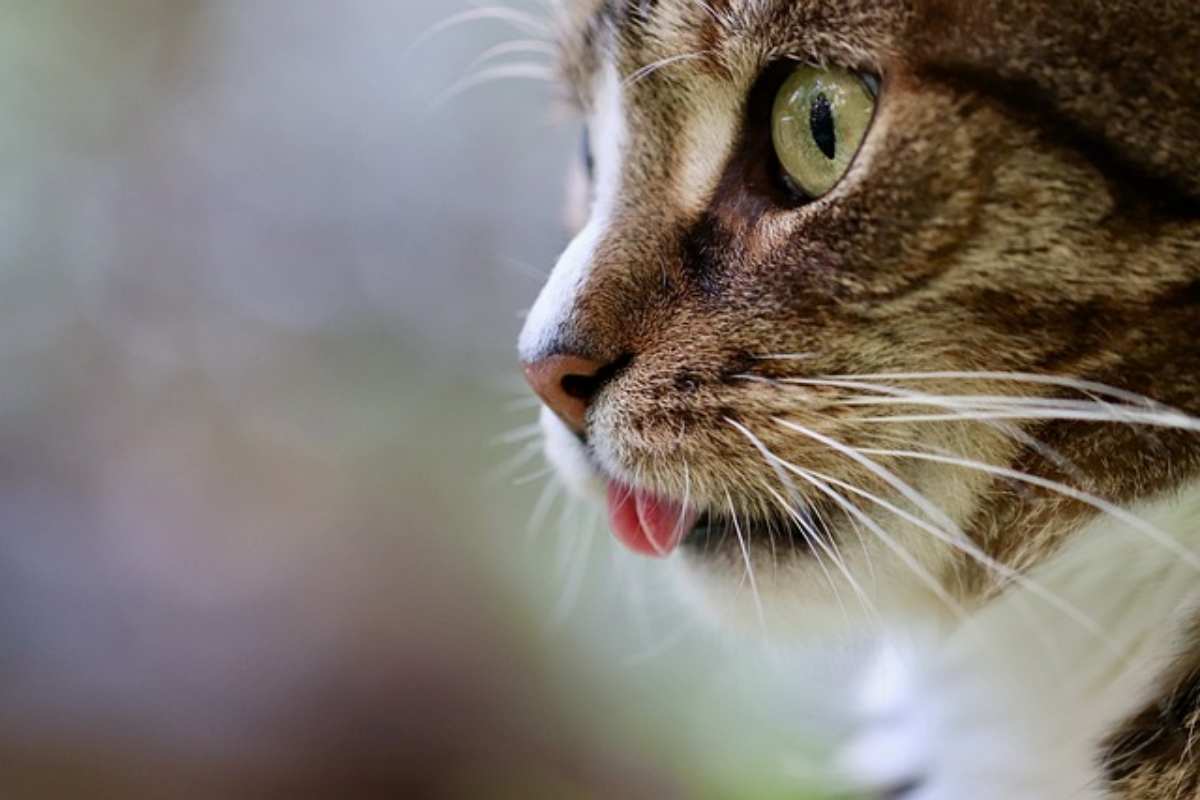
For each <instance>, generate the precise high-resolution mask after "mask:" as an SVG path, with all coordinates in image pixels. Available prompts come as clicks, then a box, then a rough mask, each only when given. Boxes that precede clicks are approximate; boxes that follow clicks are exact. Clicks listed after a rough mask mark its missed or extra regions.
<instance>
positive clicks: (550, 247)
mask: <svg viewBox="0 0 1200 800" xmlns="http://www.w3.org/2000/svg"><path fill="white" fill-rule="evenodd" d="M0 5H3V6H4V14H3V17H4V20H5V23H4V25H3V26H0V98H2V99H3V105H2V107H3V109H4V114H3V116H2V117H0V152H2V153H3V163H4V164H5V175H6V178H5V180H4V181H3V183H2V184H0V284H2V289H0V369H2V374H3V381H2V382H0V437H2V442H3V448H2V449H0V459H2V462H3V463H2V466H0V520H2V522H0V524H2V528H0V530H2V536H3V538H2V540H0V642H3V644H0V785H3V786H4V787H5V788H4V790H3V793H4V796H5V797H6V798H26V797H30V798H60V797H61V798H72V797H82V796H89V797H92V796H102V797H106V798H109V797H111V798H124V797H131V798H134V797H136V798H266V797H289V798H290V797H335V796H336V797H349V798H355V797H450V798H474V797H488V798H490V797H514V798H515V797H551V798H559V797H563V798H570V797H605V798H607V797H630V798H639V797H646V798H670V797H680V798H690V797H775V796H778V797H792V798H796V797H808V796H810V795H808V794H806V792H807V791H809V789H810V788H811V787H812V781H811V777H810V776H812V775H815V774H819V772H820V769H821V764H822V755H823V752H824V751H825V749H826V748H827V747H828V746H829V744H830V742H832V741H833V739H834V737H833V735H832V734H831V732H830V727H829V725H830V724H831V723H830V719H829V715H830V710H829V706H830V705H836V704H837V701H836V699H834V696H832V695H830V694H829V693H828V692H827V691H826V688H827V684H828V683H829V682H830V681H828V680H825V681H822V679H821V677H820V675H819V672H820V670H819V668H817V669H814V670H813V673H814V675H815V677H813V676H809V675H807V674H806V675H805V676H804V677H803V678H802V677H801V676H799V675H798V674H797V672H796V670H795V669H794V668H791V669H789V668H784V667H782V666H780V664H779V660H778V659H777V658H772V657H771V655H770V653H769V652H766V651H765V650H764V648H762V647H761V646H760V645H759V643H758V642H756V641H753V640H750V641H739V640H737V639H736V638H730V637H728V636H718V635H716V634H715V633H714V632H712V631H709V630H707V629H706V627H705V625H704V624H703V623H701V622H699V621H697V620H696V619H694V618H692V617H691V616H689V614H688V613H687V612H686V611H685V610H681V609H679V608H677V607H676V606H675V604H674V601H673V600H672V597H673V595H672V592H671V590H670V587H669V586H668V585H667V584H666V582H665V581H664V580H662V577H661V575H660V574H659V573H660V571H661V570H660V569H658V568H655V566H654V565H644V564H641V563H638V562H635V561H634V560H633V559H632V558H631V557H626V556H625V555H624V554H622V553H620V552H618V551H617V549H616V548H615V547H614V546H612V545H611V544H610V541H609V540H610V538H611V537H610V536H608V535H607V532H606V531H605V530H604V529H603V524H602V522H601V521H600V520H599V519H597V517H596V515H595V513H594V512H592V511H591V510H588V509H573V508H571V504H570V503H569V502H568V501H567V500H566V499H565V498H563V497H562V496H561V495H560V494H558V492H557V490H556V488H555V487H554V484H553V483H551V482H549V480H548V476H547V475H546V474H545V472H544V463H543V462H542V460H541V457H540V454H539V453H538V451H537V444H536V439H535V438H533V434H532V430H531V428H530V425H531V423H533V421H534V418H535V408H534V406H533V405H532V403H531V402H530V401H529V400H528V399H527V398H528V395H527V393H526V392H525V391H524V390H523V387H522V385H521V382H520V378H519V376H518V371H517V368H516V363H515V354H514V341H515V337H516V333H517V331H518V329H519V327H520V314H521V311H522V309H524V308H526V307H527V306H528V305H529V304H530V303H531V302H532V299H533V297H534V296H535V294H536V292H537V289H538V286H539V282H540V281H541V280H542V279H543V278H544V276H545V273H546V272H547V271H548V269H549V267H550V266H551V265H552V264H553V261H554V258H555V255H556V253H557V251H558V250H559V249H560V248H561V247H562V245H563V244H564V226H563V221H562V218H563V202H562V199H561V198H562V196H563V193H562V189H563V181H564V177H563V176H564V175H565V172H566V169H567V165H568V164H569V163H570V161H571V159H572V158H575V157H576V156H577V149H578V138H579V130H578V127H577V125H576V124H574V123H572V122H571V121H570V120H569V119H566V118H565V117H564V116H563V115H561V114H558V113H556V112H555V110H554V109H555V105H554V102H553V101H554V98H555V89H554V87H553V86H552V85H551V84H549V83H547V82H546V81H544V80H541V79H540V78H541V77H542V76H543V75H544V74H545V72H546V70H547V67H548V64H549V56H548V53H547V49H546V44H545V42H544V39H545V37H546V32H545V31H544V30H542V28H541V26H540V23H539V22H538V21H537V19H536V18H537V17H539V16H541V15H543V14H544V8H542V7H541V6H540V5H539V3H538V2H537V0H529V1H528V2H527V3H525V4H524V5H522V3H521V0H513V7H514V8H516V9H517V11H516V12H504V11H496V10H492V11H478V9H479V6H475V5H471V4H470V3H469V2H467V1H466V0H340V2H330V0H105V2H94V0H0ZM473 10H474V11H475V13H470V14H469V19H468V20H465V21H464V20H460V22H461V24H455V25H450V26H445V25H439V22H442V21H446V20H448V19H450V18H452V17H454V16H455V15H456V14H458V13H459V12H463V11H467V12H472V11H473ZM422 34H426V35H424V36H423V35H422ZM514 41H516V42H519V43H518V44H509V43H511V42H514ZM497 47H498V48H499V49H493V48H497ZM481 56H483V57H484V58H483V60H479V59H480V57H481ZM497 68H498V69H497ZM480 70H484V71H485V72H483V73H482V74H483V76H485V77H488V76H490V77H493V78H504V79H503V80H496V81H493V82H482V80H473V79H471V78H470V77H469V76H471V75H473V74H479V73H480ZM464 81H465V82H464ZM789 663H791V665H792V667H794V662H789ZM814 686H816V687H818V688H820V691H814ZM822 698H823V699H822Z"/></svg>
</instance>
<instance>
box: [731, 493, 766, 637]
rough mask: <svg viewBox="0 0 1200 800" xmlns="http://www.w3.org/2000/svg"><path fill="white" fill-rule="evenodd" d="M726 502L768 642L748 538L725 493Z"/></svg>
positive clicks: (760, 625)
mask: <svg viewBox="0 0 1200 800" xmlns="http://www.w3.org/2000/svg"><path fill="white" fill-rule="evenodd" d="M725 502H726V503H727V504H728V505H729V515H730V517H731V518H732V519H733V529H734V531H735V532H736V533H737V539H738V546H739V547H740V548H741V550H742V562H743V563H744V564H745V565H746V577H747V578H748V579H749V581H750V592H751V594H752V596H753V597H754V611H755V613H757V614H758V626H759V628H760V629H761V631H762V636H763V641H764V642H766V641H767V615H766V614H765V613H763V604H762V597H761V596H760V595H759V593H758V581H757V580H756V579H755V577H754V564H753V563H752V562H751V560H750V548H749V547H748V546H747V544H746V537H745V536H744V535H743V534H742V525H741V523H740V522H738V516H737V509H735V508H734V507H733V498H732V497H730V495H729V492H726V493H725Z"/></svg>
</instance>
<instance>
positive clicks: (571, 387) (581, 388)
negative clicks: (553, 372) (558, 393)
mask: <svg viewBox="0 0 1200 800" xmlns="http://www.w3.org/2000/svg"><path fill="white" fill-rule="evenodd" d="M599 388H600V387H599V386H598V385H597V384H596V377H595V376H594V375H566V376H564V377H563V379H562V390H563V392H564V393H565V394H566V395H567V396H568V397H574V398H575V399H576V400H584V401H587V400H591V399H592V395H594V394H595V393H596V392H597V390H598V389H599Z"/></svg>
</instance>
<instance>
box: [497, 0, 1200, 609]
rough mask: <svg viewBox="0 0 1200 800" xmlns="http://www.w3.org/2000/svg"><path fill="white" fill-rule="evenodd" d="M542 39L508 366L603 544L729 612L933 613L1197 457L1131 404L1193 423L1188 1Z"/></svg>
mask: <svg viewBox="0 0 1200 800" xmlns="http://www.w3.org/2000/svg"><path fill="white" fill-rule="evenodd" d="M561 23H562V24H561V28H562V35H561V52H562V72H563V76H564V80H565V82H566V83H567V85H568V86H569V87H570V88H571V91H572V94H573V96H574V98H575V101H576V103H577V105H578V108H579V110H580V112H581V113H582V115H583V116H584V117H585V119H586V126H587V131H588V140H589V142H590V146H589V152H588V155H587V162H588V167H589V169H590V173H591V174H590V179H589V181H588V201H587V202H588V205H589V212H588V214H587V221H586V223H585V224H584V225H583V227H582V230H581V231H579V232H578V236H577V237H576V238H575V240H574V241H573V243H572V244H571V245H570V246H569V248H568V249H567V251H566V252H565V254H564V255H563V256H562V259H561V260H560V262H559V263H558V265H557V266H556V267H555V270H554V272H553V274H552V276H551V278H550V280H549V283H548V285H547V286H546V287H545V289H544V290H543V292H542V294H541V296H540V297H539V298H538V300H537V303H536V305H535V306H534V307H533V309H532V311H531V313H530V315H529V318H528V321H527V324H526V326H525V330H524V332H523V333H522V335H521V339H520V354H521V358H522V360H523V361H524V363H525V364H526V370H527V374H528V375H529V377H530V380H531V382H532V383H533V385H534V387H535V389H536V390H537V391H538V393H539V394H540V395H541V396H542V397H543V399H544V400H545V401H546V402H547V409H546V410H545V412H544V414H543V421H544V426H545V429H546V436H547V448H548V453H549V456H550V458H551V460H552V461H553V462H554V464H555V465H556V466H557V467H558V468H559V469H560V471H561V473H562V475H563V477H564V478H565V479H566V480H567V481H568V482H569V483H572V484H573V485H575V486H576V487H578V488H583V489H585V490H586V489H587V487H591V488H592V489H595V490H598V492H599V493H600V494H606V495H607V502H608V504H609V508H610V514H611V517H612V522H613V527H614V528H615V529H616V531H617V533H618V535H619V536H621V538H623V539H624V540H625V541H626V543H627V544H630V545H631V546H633V547H634V548H635V549H640V550H643V551H648V552H655V551H658V552H661V553H663V554H668V553H675V552H676V551H679V554H680V560H681V562H682V563H683V564H684V565H685V566H686V567H687V568H688V570H689V572H691V573H692V574H695V575H698V576H701V577H703V578H704V580H703V581H702V582H701V585H703V586H705V587H707V588H708V589H710V590H711V592H712V594H710V596H713V597H717V596H727V597H728V598H741V600H737V601H736V602H735V603H734V606H735V607H739V608H744V609H749V608H750V603H751V595H752V594H753V593H752V592H750V591H749V588H748V584H750V583H753V585H754V588H756V589H757V590H759V591H758V593H759V594H770V595H772V596H773V597H774V598H775V599H776V601H777V602H781V603H789V602H792V603H795V604H797V605H803V606H807V605H815V604H818V602H819V601H820V600H827V601H829V602H833V601H834V599H835V597H836V596H839V595H840V597H841V599H842V600H843V601H844V603H845V604H846V605H857V604H858V601H857V600H855V599H854V596H855V594H861V597H860V598H859V600H862V601H864V603H865V602H866V601H869V602H870V603H871V604H874V605H876V606H879V605H886V606H888V607H896V606H904V605H906V604H907V603H909V602H925V601H926V600H928V599H930V598H935V601H936V602H937V603H939V604H941V605H943V606H946V607H951V606H953V605H955V604H959V603H967V602H970V600H971V599H972V598H973V597H977V596H980V595H982V594H985V593H987V592H990V591H993V590H994V589H995V588H996V587H997V586H998V585H999V584H1002V583H1003V582H1004V581H1006V580H1009V579H1011V576H1012V574H1013V572H1014V571H1019V570H1025V569H1028V568H1029V567H1030V566H1032V565H1034V564H1036V563H1037V562H1038V561H1039V560H1040V559H1042V558H1044V557H1045V556H1046V554H1047V553H1049V552H1052V551H1053V550H1054V549H1055V548H1056V547H1058V546H1059V545H1060V544H1061V543H1062V540H1063V539H1064V537H1066V536H1069V535H1070V532H1071V531H1072V530H1073V529H1074V528H1075V527H1077V526H1078V524H1081V523H1082V522H1083V521H1084V520H1086V519H1087V517H1088V516H1089V515H1090V514H1092V513H1094V512H1095V510H1096V508H1098V507H1099V506H1097V503H1096V502H1095V501H1100V500H1101V499H1102V498H1103V500H1104V501H1112V502H1129V501H1132V500H1135V499H1137V498H1140V497H1143V496H1146V495H1148V494H1150V493H1153V492H1156V491H1160V490H1164V489H1167V488H1169V487H1171V486H1172V485H1174V484H1176V483H1178V482H1179V481H1181V480H1182V479H1184V477H1186V476H1188V475H1190V474H1192V473H1193V472H1194V471H1195V466H1196V463H1197V459H1196V454H1197V450H1198V448H1197V439H1196V436H1195V434H1194V432H1188V431H1186V430H1184V431H1181V430H1179V428H1180V425H1179V424H1176V423H1178V422H1179V419H1178V418H1177V417H1174V416H1170V415H1171V414H1172V412H1171V411H1170V410H1169V409H1166V408H1163V407H1160V406H1158V405H1155V404H1152V403H1149V402H1148V401H1146V400H1144V399H1143V396H1149V397H1153V398H1155V399H1156V400H1159V401H1162V402H1164V403H1167V404H1171V405H1173V406H1178V407H1184V408H1190V409H1192V410H1195V409H1196V408H1198V407H1200V400H1198V399H1197V398H1200V222H1198V220H1200V169H1198V168H1197V165H1198V164H1200V25H1198V24H1197V20H1196V19H1195V12H1194V10H1193V9H1192V3H1191V0H1181V2H1163V3H1155V4H1150V5H1146V4H1141V3H1132V2H1128V3H1126V2H1119V3H1112V2H1099V0H1093V1H1091V2H1084V1H1083V0H1075V1H1073V2H1066V3H1064V2H1058V0H1053V2H1052V1H1051V0H1037V1H1034V0H1030V1H1029V2H1020V1H1019V0H1013V2H1000V1H999V0H995V1H993V2H987V1H986V0H985V1H984V2H980V1H979V0H962V1H961V2H954V1H953V0H925V1H924V2H922V1H920V0H918V1H917V2H913V0H906V1H902V0H860V1H858V2H854V1H848V2H839V3H831V2H816V1H815V0H707V1H706V2H702V0H657V2H655V1H654V0H640V2H639V0H624V1H623V2H622V1H620V0H607V1H605V2H600V0H578V2H575V3H573V4H571V3H568V4H567V7H566V8H565V9H564V10H563V12H562V20H561ZM1102 385H1103V386H1102ZM1105 387H1116V388H1105ZM1118 389H1119V391H1118ZM1183 427H1185V428H1186V427H1187V426H1186V424H1183ZM1023 476H1033V477H1032V480H1030V479H1026V478H1025V477H1023ZM1064 487H1071V488H1070V489H1068V490H1066V491H1064ZM1072 492H1074V493H1072ZM1051 519H1053V520H1055V521H1056V524H1054V525H1050V526H1047V525H1046V522H1047V520H1051ZM751 569H752V571H753V574H754V576H755V578H754V580H752V581H750V580H748V576H747V573H748V571H749V570H751Z"/></svg>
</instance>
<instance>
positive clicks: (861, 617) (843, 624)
mask: <svg viewBox="0 0 1200 800" xmlns="http://www.w3.org/2000/svg"><path fill="white" fill-rule="evenodd" d="M671 572H672V578H673V583H674V585H675V587H676V589H677V591H678V593H679V594H680V596H681V597H682V598H683V599H684V601H685V602H686V604H687V605H688V606H689V607H691V608H693V609H695V610H696V611H697V612H698V613H699V614H700V616H701V617H702V618H703V619H705V620H707V621H708V622H710V623H711V624H712V625H713V626H715V627H717V628H720V629H722V630H728V631H733V632H735V633H740V634H744V635H747V636H757V635H760V634H761V635H764V636H766V637H767V638H769V640H770V641H771V642H772V643H773V644H781V643H786V642H788V641H804V642H810V643H811V641H812V639H813V637H814V636H817V637H839V638H840V637H845V636H853V635H855V634H857V633H859V632H861V631H862V630H864V629H865V628H867V627H868V626H869V625H871V624H872V616H871V614H870V613H869V612H868V611H867V610H866V609H867V605H866V604H864V603H861V602H859V599H858V598H856V597H855V596H854V594H853V591H852V590H851V589H850V587H849V586H848V585H844V586H838V587H837V590H836V592H835V591H834V590H833V589H831V584H830V579H829V578H827V577H826V576H825V575H824V574H823V572H822V570H821V568H820V567H819V566H818V564H817V562H816V560H815V559H811V558H804V559H793V560H791V561H789V562H788V563H781V564H779V565H778V566H777V567H771V566H769V565H763V566H762V567H761V568H756V569H755V579H754V582H753V585H752V584H751V582H750V581H749V579H748V576H747V572H746V569H745V565H744V564H735V563H731V562H729V561H727V560H723V559H714V558H712V557H710V556H707V555H705V554H703V553H701V552H697V551H694V550H688V549H685V550H684V551H683V552H681V553H680V555H679V556H678V557H677V558H676V559H674V560H672V562H671Z"/></svg>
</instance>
